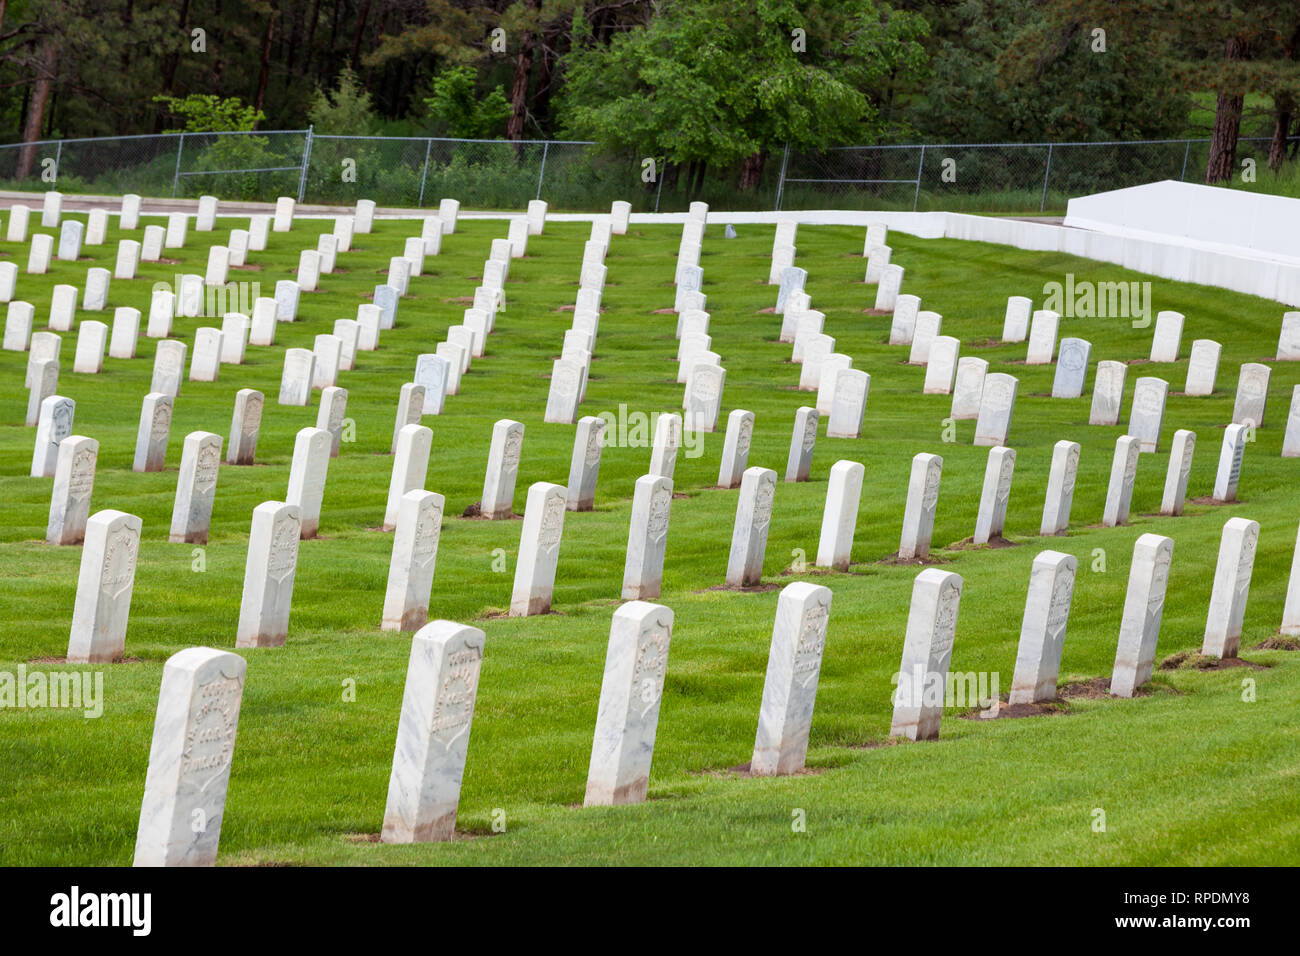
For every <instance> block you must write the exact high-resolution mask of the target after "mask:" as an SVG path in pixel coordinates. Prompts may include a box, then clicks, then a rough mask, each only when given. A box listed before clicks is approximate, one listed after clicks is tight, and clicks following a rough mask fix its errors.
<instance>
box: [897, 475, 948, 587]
mask: <svg viewBox="0 0 1300 956" xmlns="http://www.w3.org/2000/svg"><path fill="white" fill-rule="evenodd" d="M942 473H943V459H942V458H941V457H939V456H938V455H930V454H926V453H924V452H922V453H921V454H919V455H917V456H916V457H914V458H913V459H912V474H911V477H910V479H909V480H908V485H907V506H906V508H905V510H904V511H903V533H902V536H901V538H900V539H899V544H898V557H899V559H900V560H903V561H912V560H915V559H917V558H926V557H929V555H930V536H931V534H932V533H933V532H934V515H935V511H936V510H937V507H938V504H939V479H940V477H941V476H942Z"/></svg>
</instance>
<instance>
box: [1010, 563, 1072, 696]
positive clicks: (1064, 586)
mask: <svg viewBox="0 0 1300 956" xmlns="http://www.w3.org/2000/svg"><path fill="white" fill-rule="evenodd" d="M1078 570H1079V561H1078V559H1077V558H1075V557H1074V555H1072V554H1062V553H1061V552H1059V551H1041V552H1039V554H1038V555H1037V557H1035V558H1034V564H1033V568H1032V569H1031V571H1030V572H1029V592H1028V593H1027V594H1026V596H1025V616H1024V617H1023V618H1022V619H1021V623H1020V644H1019V645H1018V647H1017V649H1016V670H1015V675H1014V676H1013V677H1012V678H1011V694H1010V696H1009V698H1008V700H1007V703H1009V704H1011V705H1013V706H1014V705H1016V704H1033V703H1037V702H1039V701H1044V700H1055V699H1056V679H1057V677H1058V676H1059V675H1060V672H1061V649H1062V648H1063V647H1064V646H1065V628H1066V625H1067V624H1068V623H1069V619H1070V602H1071V601H1072V600H1073V598H1074V579H1075V575H1076V574H1077V573H1078Z"/></svg>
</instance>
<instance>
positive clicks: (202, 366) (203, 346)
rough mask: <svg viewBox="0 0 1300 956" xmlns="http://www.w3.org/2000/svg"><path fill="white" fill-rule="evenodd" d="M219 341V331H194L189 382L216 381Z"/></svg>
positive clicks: (220, 337)
mask: <svg viewBox="0 0 1300 956" xmlns="http://www.w3.org/2000/svg"><path fill="white" fill-rule="evenodd" d="M221 339H222V335H221V330H220V329H214V328H212V327H211V326H204V327H203V328H200V329H196V330H195V332H194V351H193V352H191V353H190V381H191V382H215V381H216V380H217V374H218V372H219V371H220V369H221V347H222V341H221ZM290 351H292V350H290Z"/></svg>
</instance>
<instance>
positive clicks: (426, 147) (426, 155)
mask: <svg viewBox="0 0 1300 956" xmlns="http://www.w3.org/2000/svg"><path fill="white" fill-rule="evenodd" d="M432 149H433V140H431V139H430V140H426V141H425V144H424V172H422V173H420V198H419V199H418V200H416V203H415V207H416V208H417V209H422V208H424V181H425V180H426V179H428V178H429V152H430V150H432Z"/></svg>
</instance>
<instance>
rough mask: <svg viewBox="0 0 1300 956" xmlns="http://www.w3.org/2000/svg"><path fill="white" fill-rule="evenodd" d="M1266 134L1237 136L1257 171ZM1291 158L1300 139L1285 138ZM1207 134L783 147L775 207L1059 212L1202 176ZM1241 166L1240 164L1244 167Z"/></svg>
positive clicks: (1240, 153) (1241, 155) (1240, 154)
mask: <svg viewBox="0 0 1300 956" xmlns="http://www.w3.org/2000/svg"><path fill="white" fill-rule="evenodd" d="M1269 143H1270V140H1268V139H1267V138H1243V139H1241V140H1239V141H1238V144H1237V161H1238V163H1239V164H1241V163H1243V162H1244V161H1245V160H1247V159H1249V160H1253V161H1254V166H1253V168H1252V173H1253V176H1254V177H1258V176H1259V175H1261V174H1262V171H1263V170H1264V168H1265V166H1266V164H1267V160H1268V152H1269ZM1287 152H1288V155H1289V156H1290V157H1291V158H1290V162H1291V163H1294V162H1295V161H1296V159H1295V157H1296V153H1297V152H1300V137H1293V138H1291V139H1290V140H1288V148H1287ZM1209 155H1210V141H1209V140H1208V139H1206V140H1186V139H1179V140H1152V141H1139V142H1113V143H956V144H948V145H921V146H845V147H838V148H835V149H828V150H822V151H818V152H805V153H794V152H790V153H787V154H786V155H785V156H784V157H783V158H782V168H781V173H780V175H779V176H778V190H779V191H778V194H777V198H776V208H777V209H823V208H828V207H829V208H849V209H913V210H931V209H943V210H948V211H951V212H963V211H965V212H988V211H995V212H1006V213H1038V212H1047V211H1060V210H1064V208H1065V204H1066V201H1067V200H1068V199H1069V198H1070V197H1072V196H1084V195H1088V194H1090V193H1096V192H1103V191H1106V190H1110V189H1122V188H1124V187H1125V186H1136V185H1140V184H1141V183H1149V182H1153V181H1156V180H1162V179H1176V180H1184V181H1192V182H1204V180H1205V170H1206V166H1207V165H1208V163H1209ZM1241 168H1242V170H1243V172H1245V169H1246V167H1245V166H1242V167H1241Z"/></svg>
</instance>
